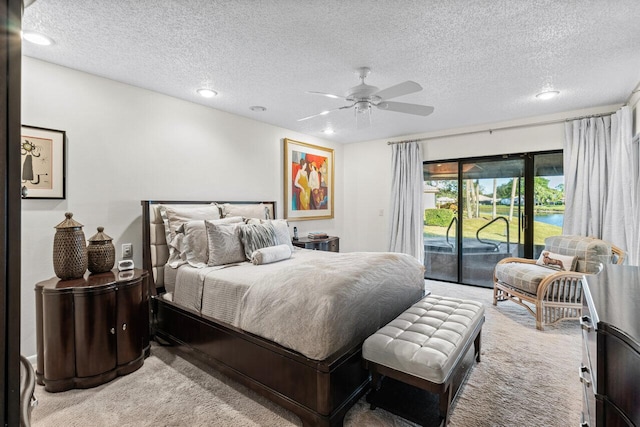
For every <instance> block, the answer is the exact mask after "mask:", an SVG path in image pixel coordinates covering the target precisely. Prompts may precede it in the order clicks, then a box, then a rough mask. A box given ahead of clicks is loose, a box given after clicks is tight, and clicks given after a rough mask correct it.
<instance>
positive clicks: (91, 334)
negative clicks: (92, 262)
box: [35, 269, 149, 392]
mask: <svg viewBox="0 0 640 427" xmlns="http://www.w3.org/2000/svg"><path fill="white" fill-rule="evenodd" d="M148 284H149V275H148V273H147V272H146V271H145V270H140V269H135V270H129V271H122V272H118V271H117V270H113V271H109V272H107V273H100V274H85V276H84V277H83V278H81V279H74V280H60V279H58V278H57V277H54V278H52V279H49V280H45V281H43V282H39V283H37V284H36V288H35V291H36V333H37V345H38V365H37V369H36V380H37V382H38V384H40V385H44V386H45V390H47V391H50V392H58V391H65V390H69V389H71V388H89V387H95V386H97V385H100V384H103V383H105V382H107V381H111V380H112V379H114V378H115V377H117V376H119V375H126V374H128V373H131V372H133V371H135V370H136V369H138V368H140V367H141V366H142V364H143V363H144V357H145V355H148V354H149V285H148Z"/></svg>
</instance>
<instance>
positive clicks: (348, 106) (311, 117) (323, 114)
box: [297, 104, 355, 122]
mask: <svg viewBox="0 0 640 427" xmlns="http://www.w3.org/2000/svg"><path fill="white" fill-rule="evenodd" d="M354 105H355V104H351V105H345V106H344V107H339V108H334V109H333V110H324V111H323V112H321V113H318V114H313V115H311V116H307V117H303V118H301V119H298V120H297V121H298V122H302V121H304V120H309V119H313V118H314V117H318V116H326V115H327V114H329V113H331V112H333V111H338V110H344V109H345V108H351V107H353V106H354Z"/></svg>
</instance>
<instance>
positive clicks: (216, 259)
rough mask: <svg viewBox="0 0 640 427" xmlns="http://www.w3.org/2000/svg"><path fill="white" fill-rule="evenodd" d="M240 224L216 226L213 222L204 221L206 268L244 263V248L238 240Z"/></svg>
mask: <svg viewBox="0 0 640 427" xmlns="http://www.w3.org/2000/svg"><path fill="white" fill-rule="evenodd" d="M241 224H242V223H241V222H238V223H233V224H216V223H215V221H205V226H206V227H207V238H208V247H209V259H208V261H207V265H208V266H210V267H211V266H215V265H224V264H233V263H235V262H243V261H245V253H244V247H243V246H242V241H241V240H240V226H241Z"/></svg>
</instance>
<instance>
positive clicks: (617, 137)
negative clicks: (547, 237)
mask: <svg viewBox="0 0 640 427" xmlns="http://www.w3.org/2000/svg"><path fill="white" fill-rule="evenodd" d="M631 120H632V116H631V109H630V108H629V107H623V108H622V109H620V110H619V111H618V112H616V113H615V114H614V115H612V116H604V117H592V118H587V119H579V120H574V121H571V122H568V123H567V124H566V125H565V147H564V176H565V201H566V203H565V215H564V226H563V233H564V234H577V235H582V236H594V237H598V238H601V239H603V240H606V241H609V242H611V243H613V244H614V245H616V246H619V247H620V248H622V249H624V250H625V251H626V252H627V263H628V264H631V265H638V261H639V259H638V256H639V254H638V239H639V233H640V225H639V224H638V223H639V219H640V217H639V216H638V208H639V207H640V206H639V201H638V195H639V194H638V190H639V187H638V183H639V175H640V171H639V169H638V145H637V144H633V142H632V135H631V133H632V130H631V128H632V124H631V123H632V122H631Z"/></svg>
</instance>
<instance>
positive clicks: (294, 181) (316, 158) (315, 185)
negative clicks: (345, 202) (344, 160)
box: [284, 138, 334, 220]
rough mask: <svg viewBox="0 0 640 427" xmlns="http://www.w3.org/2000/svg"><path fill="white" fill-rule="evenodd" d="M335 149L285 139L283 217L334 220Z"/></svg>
mask: <svg viewBox="0 0 640 427" xmlns="http://www.w3.org/2000/svg"><path fill="white" fill-rule="evenodd" d="M333 188H334V182H333V149H331V148H325V147H319V146H316V145H311V144H307V143H305V142H300V141H294V140H292V139H287V138H285V140H284V217H285V218H286V219H291V220H306V219H329V218H333V200H334V199H333Z"/></svg>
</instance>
